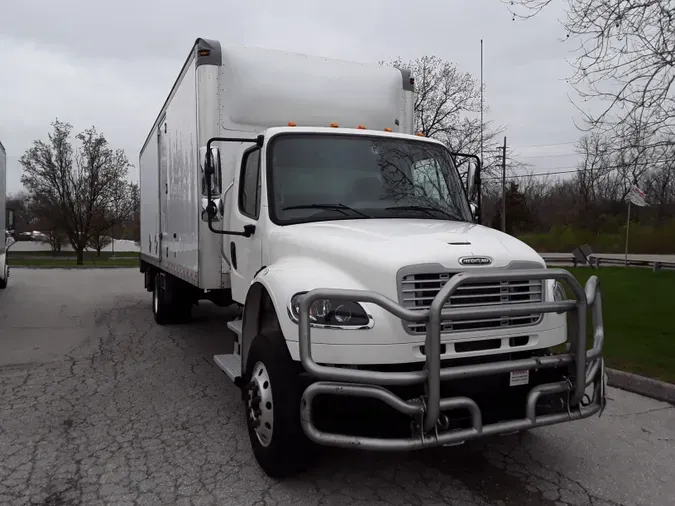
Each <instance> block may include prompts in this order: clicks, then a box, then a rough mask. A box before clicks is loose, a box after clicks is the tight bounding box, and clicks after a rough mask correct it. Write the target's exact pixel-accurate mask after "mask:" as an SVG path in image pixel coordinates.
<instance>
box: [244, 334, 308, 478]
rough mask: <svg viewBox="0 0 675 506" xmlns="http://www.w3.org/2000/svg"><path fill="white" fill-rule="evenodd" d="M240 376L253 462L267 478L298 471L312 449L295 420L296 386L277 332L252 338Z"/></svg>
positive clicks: (298, 389)
mask: <svg viewBox="0 0 675 506" xmlns="http://www.w3.org/2000/svg"><path fill="white" fill-rule="evenodd" d="M245 377H246V380H247V383H246V384H245V385H244V392H243V394H244V395H243V397H244V409H245V411H246V423H247V426H248V433H249V439H250V440H251V446H252V448H253V454H254V455H255V458H256V460H257V462H258V464H259V465H260V467H261V468H262V470H263V471H264V472H265V474H267V475H268V476H270V477H272V478H284V477H288V476H291V475H294V474H297V473H299V472H301V471H303V470H304V469H306V468H307V467H308V465H309V464H310V463H311V461H312V460H313V457H314V450H315V448H314V445H313V444H312V442H311V441H310V440H309V439H308V438H307V436H306V435H305V433H304V432H303V430H302V426H301V424H300V399H301V397H302V386H301V383H300V381H299V375H298V373H297V371H296V369H295V367H294V365H293V361H292V360H291V357H290V355H289V353H288V349H287V348H286V345H285V341H284V338H283V337H282V336H281V335H275V336H270V337H267V336H265V335H258V336H257V337H256V338H255V339H254V341H253V343H252V344H251V349H250V351H249V355H248V360H247V367H246V376H245Z"/></svg>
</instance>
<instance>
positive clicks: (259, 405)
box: [246, 362, 274, 447]
mask: <svg viewBox="0 0 675 506" xmlns="http://www.w3.org/2000/svg"><path fill="white" fill-rule="evenodd" d="M246 389H247V394H248V395H247V397H246V416H247V417H248V418H249V421H250V422H251V425H252V426H253V429H254V430H255V433H256V436H257V437H258V441H260V444H261V445H263V446H265V447H267V446H269V445H270V443H271V442H272V431H273V430H274V405H273V404H272V383H271V382H270V377H269V374H268V373H267V368H266V367H265V364H263V363H262V362H257V363H256V364H255V367H253V374H251V381H250V382H249V384H248V385H247V387H246Z"/></svg>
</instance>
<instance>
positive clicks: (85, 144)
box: [19, 119, 130, 265]
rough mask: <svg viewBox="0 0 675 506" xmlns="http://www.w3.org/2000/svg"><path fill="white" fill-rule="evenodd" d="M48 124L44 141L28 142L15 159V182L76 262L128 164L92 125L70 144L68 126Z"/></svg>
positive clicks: (125, 172) (82, 255) (59, 123)
mask: <svg viewBox="0 0 675 506" xmlns="http://www.w3.org/2000/svg"><path fill="white" fill-rule="evenodd" d="M52 125H53V128H54V130H53V132H52V133H50V134H49V141H48V142H44V141H41V140H37V141H34V143H33V146H32V147H31V148H29V149H28V150H27V151H26V152H25V153H24V155H23V156H22V157H21V159H20V161H19V162H20V163H21V165H22V166H23V175H22V177H21V182H22V183H23V184H24V186H25V187H26V189H27V190H28V191H29V192H30V193H31V194H32V196H33V199H34V201H35V202H36V208H35V209H36V213H37V214H38V215H40V216H41V217H45V218H49V219H50V220H51V221H52V223H53V224H54V226H55V227H56V228H57V229H58V230H59V231H62V232H63V233H64V234H65V235H66V237H67V238H68V241H69V242H70V244H71V245H72V247H73V249H74V250H75V254H76V257H77V264H78V265H82V263H83V258H84V250H85V248H86V247H87V244H88V243H89V242H90V240H91V237H92V233H93V230H94V228H95V227H94V221H95V218H96V217H97V216H100V215H101V214H103V213H104V212H105V211H106V210H107V209H109V208H110V206H111V202H112V200H113V195H114V189H115V188H116V186H117V185H118V184H119V182H120V181H122V180H124V178H125V177H126V175H127V173H128V170H129V167H130V164H129V162H128V160H127V158H126V155H125V154H124V152H123V151H122V150H113V149H111V148H110V147H109V146H108V142H107V141H106V139H105V137H104V136H103V135H102V134H100V133H98V132H97V131H96V129H95V128H93V127H92V128H89V129H87V130H85V131H84V132H82V133H79V134H77V135H76V136H75V138H76V140H77V141H79V146H78V147H77V148H74V147H73V146H72V144H71V140H70V134H71V131H72V126H71V125H70V124H69V123H64V122H61V121H59V120H58V119H57V120H56V121H55V122H54V123H53V124H52Z"/></svg>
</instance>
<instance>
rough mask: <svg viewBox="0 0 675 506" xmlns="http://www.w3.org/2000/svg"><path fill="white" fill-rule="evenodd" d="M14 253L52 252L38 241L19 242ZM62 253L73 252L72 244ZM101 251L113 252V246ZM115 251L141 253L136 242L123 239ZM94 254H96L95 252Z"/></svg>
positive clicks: (47, 245) (65, 247)
mask: <svg viewBox="0 0 675 506" xmlns="http://www.w3.org/2000/svg"><path fill="white" fill-rule="evenodd" d="M12 251H35V252H39V253H43V252H50V251H51V248H50V247H49V244H45V243H43V242H38V241H17V242H16V243H14V245H12V248H11V249H10V253H11V252H12ZM61 251H73V247H72V246H71V245H70V244H64V245H63V247H62V248H61ZM101 251H113V245H112V243H111V244H108V245H107V246H106V247H105V248H103V249H102V250H101ZM115 251H134V252H137V251H140V247H139V246H137V245H136V243H134V241H127V240H122V239H116V240H115ZM94 253H96V252H95V251H94Z"/></svg>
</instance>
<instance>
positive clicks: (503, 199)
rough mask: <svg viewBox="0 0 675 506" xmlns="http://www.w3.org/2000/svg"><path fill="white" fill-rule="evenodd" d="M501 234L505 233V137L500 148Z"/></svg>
mask: <svg viewBox="0 0 675 506" xmlns="http://www.w3.org/2000/svg"><path fill="white" fill-rule="evenodd" d="M502 232H506V136H504V147H503V148H502Z"/></svg>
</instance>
